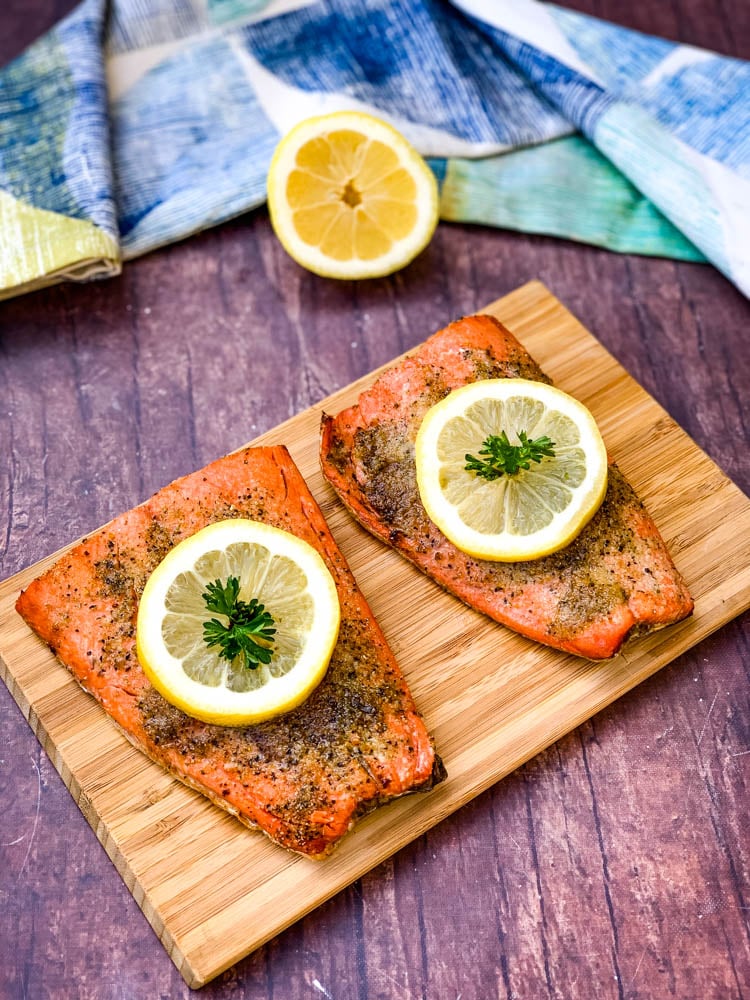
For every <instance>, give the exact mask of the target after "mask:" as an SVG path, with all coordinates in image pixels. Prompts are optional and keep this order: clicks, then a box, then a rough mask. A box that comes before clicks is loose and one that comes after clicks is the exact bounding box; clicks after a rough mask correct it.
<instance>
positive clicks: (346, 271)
mask: <svg viewBox="0 0 750 1000" xmlns="http://www.w3.org/2000/svg"><path fill="white" fill-rule="evenodd" d="M268 208H269V213H270V216H271V224H272V226H273V228H274V231H275V232H276V235H277V236H278V238H279V240H280V241H281V244H282V246H283V247H284V249H285V250H286V251H287V253H288V254H289V255H290V256H291V257H292V258H294V260H296V261H297V263H298V264H301V265H302V266H303V267H305V268H307V269H308V270H309V271H314V272H315V273H316V274H320V275H323V276H324V277H328V278H375V277H381V276H382V275H385V274H391V273H392V272H393V271H396V270H398V269H399V268H401V267H404V265H406V264H408V263H409V261H411V260H413V259H414V257H416V256H417V254H418V253H419V252H420V251H421V250H423V249H424V248H425V247H426V246H427V244H428V242H429V241H430V238H431V236H432V234H433V233H434V231H435V227H436V225H437V221H438V190H437V182H436V180H435V176H434V174H433V173H432V171H431V170H430V168H429V167H428V166H427V164H426V163H425V161H424V160H423V159H422V157H421V156H420V155H419V153H417V152H416V150H415V149H413V148H412V146H411V145H410V144H409V143H408V142H407V141H406V139H405V138H404V137H403V136H402V135H401V134H400V133H399V132H397V131H396V130H395V129H394V128H392V127H391V126H390V125H387V124H386V123H385V122H383V121H381V120H380V119H379V118H374V117H373V116H372V115H368V114H364V113H362V112H359V111H339V112H335V113H333V114H329V115H321V116H319V117H316V118H308V119H306V120H305V121H303V122H300V124H298V125H297V126H295V128H293V129H292V130H291V131H290V132H289V133H288V134H287V135H286V136H285V137H284V138H283V139H282V140H281V142H280V143H279V145H278V146H277V147H276V151H275V153H274V155H273V159H272V160H271V165H270V167H269V171H268Z"/></svg>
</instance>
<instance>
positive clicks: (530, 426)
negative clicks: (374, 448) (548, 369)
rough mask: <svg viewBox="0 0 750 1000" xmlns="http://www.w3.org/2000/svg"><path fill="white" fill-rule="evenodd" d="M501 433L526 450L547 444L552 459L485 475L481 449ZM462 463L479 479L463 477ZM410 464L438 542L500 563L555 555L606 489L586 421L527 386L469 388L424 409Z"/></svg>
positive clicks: (556, 398) (567, 402) (554, 396)
mask: <svg viewBox="0 0 750 1000" xmlns="http://www.w3.org/2000/svg"><path fill="white" fill-rule="evenodd" d="M503 432H505V434H506V437H507V441H508V442H509V443H510V444H512V445H515V446H518V445H519V444H520V443H521V441H522V437H521V432H523V435H525V437H526V439H527V440H529V441H531V442H532V443H533V442H540V440H541V441H542V442H543V439H545V438H547V439H549V440H550V441H551V442H552V447H551V448H547V449H546V450H547V451H550V450H551V451H552V452H553V454H552V455H549V454H538V457H539V461H536V460H528V459H527V463H528V465H529V468H528V469H526V468H519V469H518V470H517V471H515V472H514V473H513V474H508V473H506V472H497V469H495V470H487V468H486V466H487V464H489V463H491V458H490V455H491V451H489V452H487V453H486V454H481V452H482V449H483V447H486V446H487V442H488V439H490V438H491V437H494V438H495V439H498V438H500V437H501V435H502V434H503ZM538 449H539V452H543V451H544V450H545V449H544V448H542V446H541V444H539V445H538ZM514 454H518V452H515V453H514ZM469 456H473V458H474V459H475V462H474V463H471V464H474V465H476V464H477V462H478V463H480V464H484V467H485V472H486V474H487V476H488V478H484V477H483V475H482V474H478V473H477V472H475V471H469V470H467V469H466V466H467V464H469V463H468V462H467V459H468V457H469ZM416 464H417V485H418V488H419V494H420V496H421V498H422V503H423V504H424V507H425V510H426V511H427V513H428V515H429V517H430V518H431V520H432V521H433V522H434V523H435V524H436V525H437V526H438V528H439V529H440V530H441V531H442V532H443V534H444V535H445V536H446V538H448V539H449V540H450V541H452V542H453V544H454V545H456V546H457V547H458V548H459V549H461V550H462V551H463V552H466V553H468V554H469V555H471V556H475V557H476V558H479V559H493V560H497V561H500V562H515V561H516V560H525V559H537V558H539V557H541V556H545V555H548V554H549V553H551V552H556V551H558V550H559V549H562V548H564V547H565V546H566V545H568V544H569V543H570V542H572V541H573V539H574V538H575V537H576V535H577V534H578V533H579V532H580V531H581V530H582V529H583V527H584V526H585V525H586V524H587V523H588V521H589V520H590V519H591V518H592V517H593V515H594V514H595V512H596V510H597V509H598V507H599V505H600V504H601V502H602V500H603V499H604V494H605V492H606V489H607V452H606V449H605V447H604V442H603V441H602V437H601V434H600V433H599V429H598V427H597V426H596V422H595V420H594V418H593V416H592V415H591V413H590V412H589V411H588V410H587V409H586V407H585V406H583V404H582V403H579V402H578V400H576V399H573V397H572V396H569V395H568V394H567V393H564V392H561V391H560V390H559V389H555V388H553V387H552V386H550V385H546V384H545V383H543V382H532V381H528V380H526V379H517V378H505V379H488V380H483V381H479V382H473V383H471V384H470V385H467V386H463V387H462V388H460V389H456V390H454V391H453V392H451V393H450V394H449V395H448V396H446V397H445V398H444V399H442V400H441V401H440V402H439V403H437V404H436V405H435V406H433V407H431V408H430V409H429V410H428V411H427V414H426V415H425V417H424V420H423V421H422V423H421V425H420V428H419V431H418V433H417V439H416ZM493 475H494V476H495V478H489V477H490V476H493Z"/></svg>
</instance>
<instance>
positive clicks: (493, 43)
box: [0, 0, 750, 297]
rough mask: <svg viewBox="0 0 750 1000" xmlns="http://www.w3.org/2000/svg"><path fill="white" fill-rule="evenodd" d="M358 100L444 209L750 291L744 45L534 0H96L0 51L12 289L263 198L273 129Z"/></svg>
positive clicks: (4, 220)
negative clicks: (718, 276) (700, 40)
mask: <svg viewBox="0 0 750 1000" xmlns="http://www.w3.org/2000/svg"><path fill="white" fill-rule="evenodd" d="M342 109H360V110H363V111H369V112H371V113H373V114H375V115H378V116H380V117H382V118H385V119H386V120H387V121H389V122H391V124H393V125H394V126H395V127H396V128H398V129H399V130H400V131H401V132H403V133H404V134H405V135H406V136H407V138H409V139H410V140H411V141H412V142H413V143H414V145H415V146H416V147H417V149H419V151H420V152H421V153H422V154H423V155H424V156H426V157H427V158H428V162H429V163H430V165H431V166H432V168H433V170H434V171H435V173H436V175H437V177H438V179H439V183H440V191H441V217H442V218H443V219H444V220H448V221H462V222H477V223H484V224H487V225H494V226H500V227H504V228H509V229H513V230H518V231H525V232H531V233H542V234H549V235H554V236H560V237H566V238H569V239H574V240H579V241H581V242H586V243H590V244H593V245H596V246H601V247H606V248H608V249H611V250H615V251H619V252H629V253H639V254H650V255H659V256H665V257H670V258H673V259H677V260H691V261H701V260H705V259H708V260H710V261H711V262H712V263H713V264H714V265H715V266H716V267H718V268H719V269H720V270H721V271H722V272H723V273H724V274H726V275H727V277H729V278H730V280H732V281H733V282H734V283H735V284H736V285H737V286H738V287H739V288H740V289H742V290H743V291H744V292H745V294H750V263H749V262H748V252H749V251H748V239H747V235H746V234H747V232H748V231H750V226H748V222H750V220H749V219H748V214H749V213H750V194H749V193H748V188H749V186H750V134H749V133H750V70H749V65H748V64H747V63H744V62H741V61H739V60H733V59H729V58H726V57H722V56H718V55H716V54H714V53H710V52H704V51H702V50H699V49H695V48H691V47H689V46H684V45H678V44H677V43H674V42H670V41H667V40H664V39H659V38H653V37H650V36H647V35H641V34H639V33H637V32H633V31H629V30H627V29H624V28H621V27H619V26H617V25H613V24H608V23H606V22H602V21H597V20H596V19H595V18H591V17H588V16H586V15H582V14H577V13H574V12H572V11H569V10H565V9H563V8H560V7H555V6H553V5H551V4H546V3H541V2H538V0H453V2H449V0H151V2H150V3H149V4H144V3H143V2H142V0H109V3H106V0H83V2H82V3H81V4H80V6H79V7H78V8H76V10H75V11H74V12H73V13H72V14H71V15H70V16H69V17H68V18H67V19H66V20H65V21H63V22H61V23H60V24H59V25H58V26H57V27H56V28H55V29H54V30H53V31H52V32H50V33H49V34H48V35H46V36H45V37H44V38H42V39H41V40H40V41H38V42H37V43H35V45H33V46H32V47H31V48H30V49H29V50H27V52H26V53H24V54H23V55H22V56H20V57H19V58H18V59H16V60H15V61H14V62H13V63H11V64H10V65H9V66H7V67H6V68H5V69H3V70H0V297H4V296H8V295H13V294H18V293H20V292H21V291H26V290H29V289H30V288H34V287H40V286H42V285H44V284H49V283H51V282H53V281H56V280H64V279H66V278H68V279H73V280H86V279H88V278H90V277H100V276H106V275H108V274H114V273H117V272H118V270H119V267H120V261H121V260H127V259H129V258H132V257H136V256H138V255H139V254H143V253H146V252H149V251H151V250H153V249H155V248H156V247H159V246H162V245H164V244H167V243H170V242H173V241H175V240H179V239H183V238H184V237H186V236H189V235H190V234H191V233H195V232H197V231H199V230H201V229H204V228H206V227H208V226H212V225H215V224H217V223H220V222H222V221H225V220H227V219H229V218H232V217H234V216H237V215H239V214H241V213H243V212H246V211H247V210H248V209H251V208H254V207H256V206H258V205H260V204H262V203H263V202H264V200H265V182H266V172H267V169H268V165H269V162H270V158H271V155H272V153H273V149H274V147H275V145H276V143H277V142H278V140H279V138H280V137H281V136H282V135H283V134H284V133H285V132H286V131H287V130H288V129H289V128H291V127H292V126H293V125H294V124H296V123H297V122H298V121H300V120H301V119H303V118H306V117H309V116H311V115H314V114H324V113H326V112H329V111H335V110H342Z"/></svg>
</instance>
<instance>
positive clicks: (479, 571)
mask: <svg viewBox="0 0 750 1000" xmlns="http://www.w3.org/2000/svg"><path fill="white" fill-rule="evenodd" d="M487 378H526V379H536V380H539V381H544V382H550V379H549V378H547V376H546V375H545V374H544V372H543V371H542V370H541V369H540V368H539V366H538V365H537V364H536V362H535V361H534V360H533V358H531V357H530V356H529V354H528V353H527V352H526V350H525V349H524V348H523V347H522V346H521V344H520V343H519V342H518V341H517V340H516V339H515V337H513V335H512V334H511V333H509V331H508V330H506V329H505V327H504V326H503V325H502V324H501V323H499V322H498V321H497V320H496V319H494V318H493V317H491V316H481V315H480V316H468V317H465V318H464V319H461V320H458V321H457V322H455V323H451V325H450V326H448V327H446V328H445V329H444V330H441V331H439V332H438V333H436V334H434V335H433V336H432V337H430V338H429V339H428V340H426V341H425V342H424V343H423V344H422V345H421V347H420V348H418V349H417V350H416V352H414V353H413V354H411V355H409V356H407V357H406V358H405V359H404V360H402V361H401V362H400V363H399V364H397V365H395V366H394V367H392V368H390V369H388V370H386V371H385V372H384V373H383V374H382V375H381V376H380V377H379V378H378V379H377V381H376V382H375V383H374V385H373V386H372V387H371V388H370V389H367V390H366V391H365V392H363V393H362V394H361V396H360V397H359V401H358V402H357V404H356V405H355V406H352V407H349V408H348V409H345V410H342V411H341V413H339V414H338V415H337V416H336V417H332V416H329V415H325V414H324V416H323V420H322V427H321V465H322V468H323V473H324V475H325V476H326V478H327V479H328V480H329V482H330V483H331V485H332V486H333V487H334V489H335V490H336V492H337V493H338V495H339V496H340V498H341V499H342V500H343V502H344V504H345V505H346V506H347V507H348V508H349V510H350V512H351V513H352V514H353V515H354V517H356V518H357V520H358V521H359V522H360V523H361V524H362V525H363V526H364V527H365V528H366V529H367V530H368V531H370V532H372V534H374V535H376V536H377V537H378V538H381V539H382V540H383V541H384V542H387V544H388V545H391V546H392V547H393V548H394V549H396V550H397V551H398V552H400V553H401V554H402V555H404V556H406V557H407V558H408V559H410V560H411V561H412V562H413V563H414V564H415V565H416V566H418V567H419V569H421V570H422V571H423V572H424V573H426V574H427V575H428V576H430V577H432V579H433V580H435V581H436V582H437V583H439V584H440V585H441V586H443V587H444V588H445V589H446V590H448V591H450V592H451V593H453V594H455V595H456V596H457V597H459V598H460V599H461V600H463V601H464V602H465V603H466V604H468V605H469V606H470V607H473V608H476V609H477V610H479V611H482V612H484V613H485V614H487V615H489V616H490V617H491V618H493V619H495V621H498V622H501V623H502V624H503V625H506V626H508V627H509V628H511V629H514V630H515V631H516V632H520V633H521V634H522V635H525V636H528V637H529V638H531V639H534V640H536V641H537V642H542V643H544V644H545V645H548V646H552V647H554V648H556V649H560V650H564V651H566V652H570V653H574V654H576V655H577V656H583V657H586V658H588V659H593V660H599V659H607V658H609V657H611V656H614V655H615V654H616V653H617V652H618V650H619V649H620V647H621V646H622V644H623V642H624V641H625V640H626V639H627V638H628V637H629V636H633V635H637V634H642V633H644V632H648V631H651V630H652V629H655V628H660V627H662V626H665V625H670V624H672V623H673V622H677V621H680V620H681V619H682V618H685V617H686V616H687V615H689V614H690V613H691V611H692V609H693V601H692V599H691V597H690V594H689V593H688V591H687V588H686V586H685V584H684V582H683V580H682V578H681V577H680V574H679V573H678V572H677V570H676V569H675V566H674V564H673V562H672V559H671V558H670V556H669V553H668V552H667V549H666V546H665V545H664V542H663V541H662V539H661V537H660V535H659V532H658V530H657V528H656V526H655V524H654V522H653V521H652V520H651V518H650V517H649V515H648V514H647V512H646V511H645V509H644V507H643V506H642V504H641V503H640V502H639V500H638V498H637V497H636V495H635V493H634V492H633V490H632V489H631V487H630V486H629V485H628V483H627V482H626V481H625V478H624V477H623V475H622V474H621V473H620V472H619V470H618V469H617V468H616V466H614V465H611V466H610V468H609V476H608V487H607V493H606V496H605V499H604V502H603V503H602V506H601V507H600V509H599V511H598V512H597V514H596V515H595V516H594V518H593V519H592V520H591V521H590V522H589V524H588V525H587V527H586V528H584V530H583V532H582V533H581V534H580V535H579V536H578V538H577V539H575V540H574V541H573V542H572V543H571V544H570V545H568V546H567V547H566V548H565V549H563V550H561V551H559V552H556V553H554V554H553V555H550V556H546V557H544V558H541V559H535V560H532V561H528V562H516V563H500V562H490V561H487V560H482V559H475V558H473V557H471V556H469V555H466V553H464V552H461V551H460V550H459V549H457V548H456V547H455V546H454V545H453V544H452V543H451V542H449V541H448V539H447V538H446V537H445V536H444V535H443V534H442V533H441V532H440V531H439V530H438V528H437V527H435V525H434V524H433V523H432V522H431V521H430V519H429V518H428V516H427V514H426V512H425V509H424V507H423V506H422V503H421V500H420V497H419V491H418V488H417V482H416V466H415V459H414V441H415V438H416V435H417V430H418V428H419V425H420V423H421V421H422V418H423V417H424V414H425V413H426V411H427V410H428V409H429V407H431V406H432V405H433V404H435V403H437V402H438V401H439V400H440V399H442V398H443V397H444V396H446V395H447V394H448V393H449V392H450V391H451V390H452V389H456V388H458V387H459V386H462V385H465V384H467V383H469V382H474V381H476V380H478V379H487Z"/></svg>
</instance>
